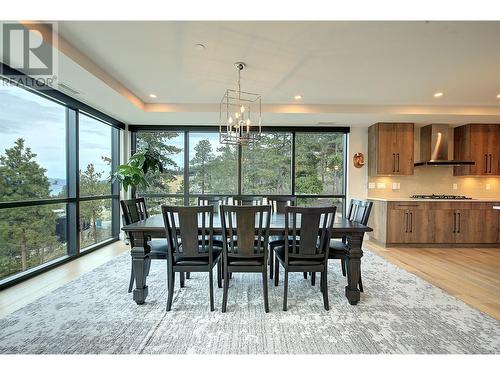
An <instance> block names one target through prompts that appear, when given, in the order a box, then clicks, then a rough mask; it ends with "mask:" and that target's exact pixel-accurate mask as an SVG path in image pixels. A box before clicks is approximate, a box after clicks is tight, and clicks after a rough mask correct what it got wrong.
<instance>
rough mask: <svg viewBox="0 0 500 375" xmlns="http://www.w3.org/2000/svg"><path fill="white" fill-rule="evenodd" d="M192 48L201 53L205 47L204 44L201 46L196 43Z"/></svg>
mask: <svg viewBox="0 0 500 375" xmlns="http://www.w3.org/2000/svg"><path fill="white" fill-rule="evenodd" d="M194 48H196V49H197V50H199V51H203V50H204V49H205V48H206V47H205V45H204V44H201V43H196V44H195V45H194Z"/></svg>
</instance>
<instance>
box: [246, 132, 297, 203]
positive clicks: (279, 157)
mask: <svg viewBox="0 0 500 375" xmlns="http://www.w3.org/2000/svg"><path fill="white" fill-rule="evenodd" d="M241 155H242V161H241V173H242V184H241V185H242V192H243V194H262V195H289V194H291V193H292V135H291V134H290V133H264V134H263V135H262V137H261V140H260V141H259V142H258V143H255V144H252V145H248V146H245V147H242V153H241Z"/></svg>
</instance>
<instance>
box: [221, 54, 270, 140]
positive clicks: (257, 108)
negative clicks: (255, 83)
mask: <svg viewBox="0 0 500 375" xmlns="http://www.w3.org/2000/svg"><path fill="white" fill-rule="evenodd" d="M234 66H235V67H236V69H238V90H232V89H227V90H226V93H225V94H224V96H223V97H222V100H221V102H220V106H219V141H220V143H222V144H226V145H248V144H252V143H254V142H255V141H257V140H258V139H259V136H260V134H261V132H262V107H261V101H260V95H259V94H253V93H251V92H246V91H241V82H240V79H241V71H242V70H243V69H244V68H245V63H242V62H237V63H235V64H234Z"/></svg>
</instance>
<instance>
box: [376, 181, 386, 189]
mask: <svg viewBox="0 0 500 375" xmlns="http://www.w3.org/2000/svg"><path fill="white" fill-rule="evenodd" d="M377 189H385V182H377Z"/></svg>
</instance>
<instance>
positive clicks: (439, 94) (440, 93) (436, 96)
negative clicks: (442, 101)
mask: <svg viewBox="0 0 500 375" xmlns="http://www.w3.org/2000/svg"><path fill="white" fill-rule="evenodd" d="M442 96H443V93H442V92H437V93H435V94H434V97H435V98H440V97H442Z"/></svg>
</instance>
